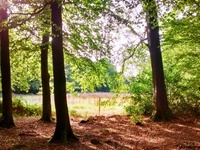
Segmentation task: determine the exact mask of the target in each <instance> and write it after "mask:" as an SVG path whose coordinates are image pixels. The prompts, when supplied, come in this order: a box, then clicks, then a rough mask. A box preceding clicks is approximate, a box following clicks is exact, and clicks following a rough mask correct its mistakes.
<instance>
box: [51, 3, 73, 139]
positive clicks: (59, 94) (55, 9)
mask: <svg viewBox="0 0 200 150" xmlns="http://www.w3.org/2000/svg"><path fill="white" fill-rule="evenodd" d="M51 13H52V16H51V21H52V34H53V38H52V55H53V74H54V95H55V97H54V99H55V107H56V129H55V132H54V135H53V137H52V139H51V141H50V142H61V143H66V142H67V141H69V140H77V138H76V136H75V135H74V133H73V131H72V128H71V125H70V120H69V114H68V107H67V101H66V80H65V71H64V56H63V43H62V42H63V38H62V14H61V4H59V3H58V2H51Z"/></svg>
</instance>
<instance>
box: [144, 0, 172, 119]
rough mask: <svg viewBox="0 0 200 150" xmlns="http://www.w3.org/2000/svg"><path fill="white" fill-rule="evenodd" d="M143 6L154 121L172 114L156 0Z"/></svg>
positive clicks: (168, 117) (150, 0)
mask: <svg viewBox="0 0 200 150" xmlns="http://www.w3.org/2000/svg"><path fill="white" fill-rule="evenodd" d="M145 8H146V11H147V30H148V33H147V36H148V44H149V51H150V58H151V66H152V78H153V89H154V90H153V91H154V96H153V98H154V104H155V109H156V110H155V114H153V117H152V118H153V119H154V120H155V121H159V120H169V119H170V118H171V117H172V115H171V111H170V109H169V106H168V100H167V93H166V86H165V80H164V71H163V64H162V55H161V49H160V38H159V26H158V16H157V6H156V1H155V0H146V3H145Z"/></svg>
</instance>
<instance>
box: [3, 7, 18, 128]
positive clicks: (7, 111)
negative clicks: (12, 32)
mask: <svg viewBox="0 0 200 150" xmlns="http://www.w3.org/2000/svg"><path fill="white" fill-rule="evenodd" d="M0 15H1V16H0V18H1V20H0V22H1V21H4V20H6V19H7V18H8V15H7V10H6V9H1V10H0ZM0 45H1V48H0V50H1V82H2V95H3V102H2V103H3V106H2V119H1V121H0V126H2V127H7V128H9V127H12V126H15V124H14V121H13V115H12V91H11V77H10V76H11V75H10V55H9V34H8V29H5V30H2V31H1V32H0Z"/></svg>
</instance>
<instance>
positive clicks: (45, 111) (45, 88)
mask: <svg viewBox="0 0 200 150" xmlns="http://www.w3.org/2000/svg"><path fill="white" fill-rule="evenodd" d="M48 42H49V36H48V35H43V36H42V45H41V76H42V118H41V120H42V121H45V122H51V119H52V114H51V93H50V86H49V78H50V76H49V73H48Z"/></svg>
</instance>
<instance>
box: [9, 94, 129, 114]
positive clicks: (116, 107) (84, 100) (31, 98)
mask: <svg viewBox="0 0 200 150" xmlns="http://www.w3.org/2000/svg"><path fill="white" fill-rule="evenodd" d="M13 97H14V98H18V99H20V100H22V102H23V103H25V104H27V105H37V106H39V107H42V95H23V94H20V95H16V94H14V95H13ZM51 104H52V114H53V115H55V104H54V96H53V95H52V96H51ZM67 104H68V108H69V114H70V115H71V116H76V117H79V116H82V117H85V118H87V117H89V116H95V115H116V114H119V115H120V114H123V113H124V105H125V103H124V100H123V95H120V96H119V95H116V94H112V93H81V94H76V95H75V94H74V95H73V94H67Z"/></svg>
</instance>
